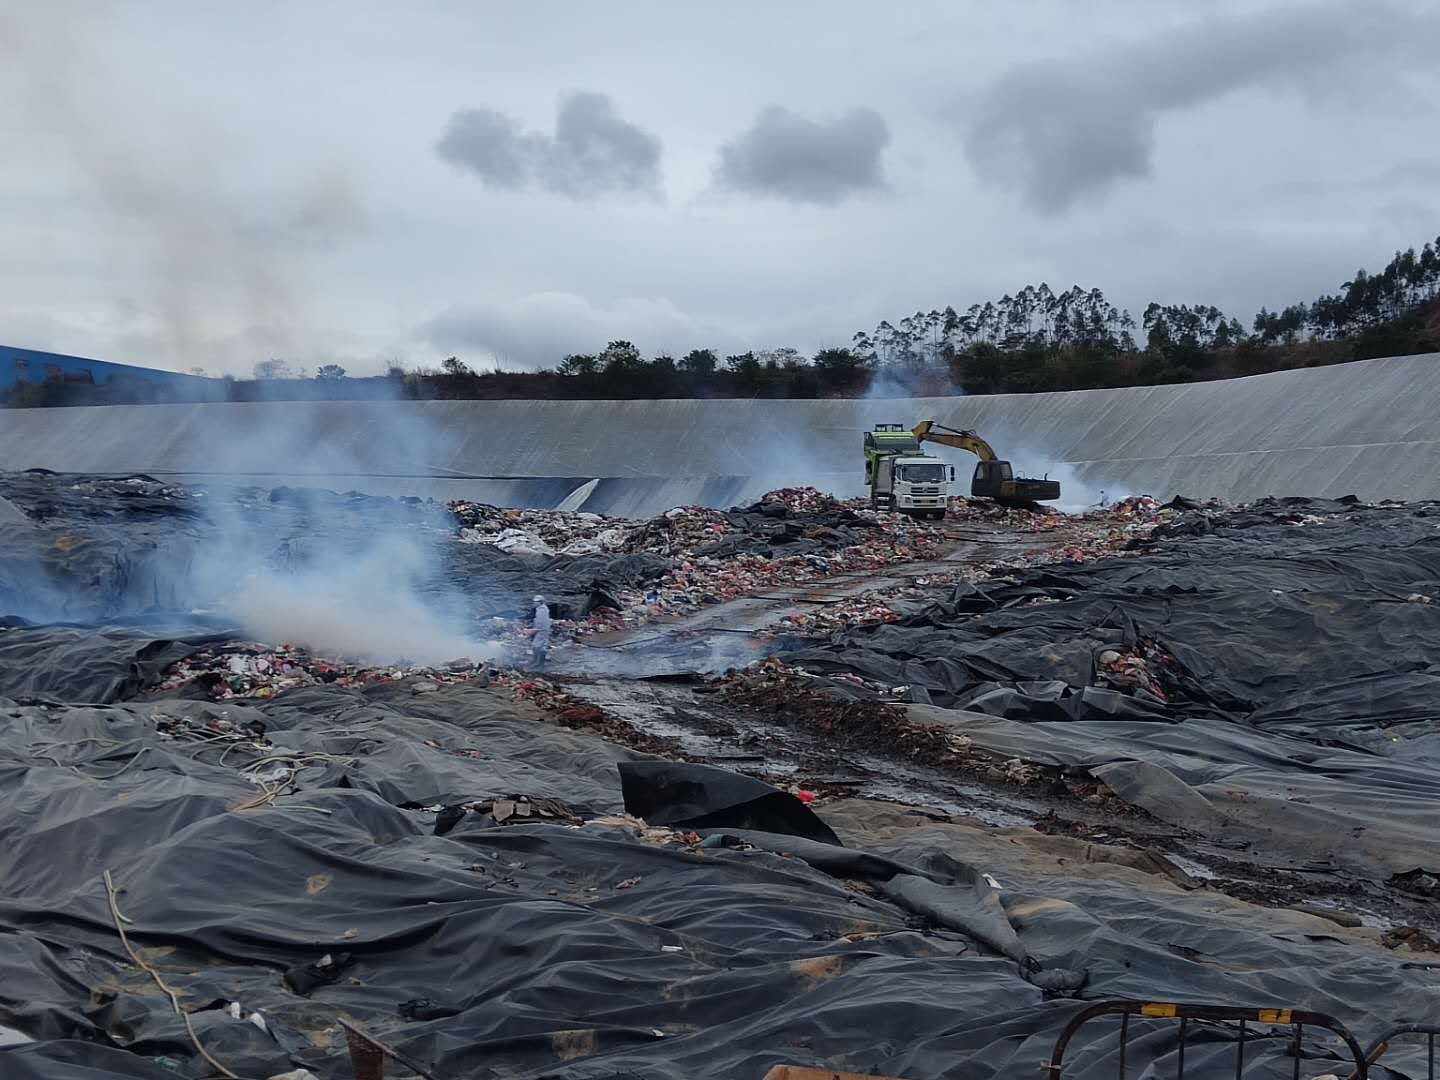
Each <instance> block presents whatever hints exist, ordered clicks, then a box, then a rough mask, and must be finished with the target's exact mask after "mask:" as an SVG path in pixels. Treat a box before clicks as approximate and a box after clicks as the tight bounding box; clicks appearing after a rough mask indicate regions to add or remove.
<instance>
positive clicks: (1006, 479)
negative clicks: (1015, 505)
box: [970, 461, 1015, 499]
mask: <svg viewBox="0 0 1440 1080" xmlns="http://www.w3.org/2000/svg"><path fill="white" fill-rule="evenodd" d="M1014 480H1015V470H1014V469H1012V468H1011V467H1010V462H1008V461H981V462H977V463H976V465H975V475H974V476H973V477H971V479H970V494H971V495H973V496H974V497H975V498H977V499H1000V498H1004V497H1005V495H1006V492H1005V488H1004V485H1005V484H1006V483H1011V484H1012V485H1013V482H1014Z"/></svg>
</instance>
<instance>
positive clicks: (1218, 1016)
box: [1042, 1001, 1433, 1080]
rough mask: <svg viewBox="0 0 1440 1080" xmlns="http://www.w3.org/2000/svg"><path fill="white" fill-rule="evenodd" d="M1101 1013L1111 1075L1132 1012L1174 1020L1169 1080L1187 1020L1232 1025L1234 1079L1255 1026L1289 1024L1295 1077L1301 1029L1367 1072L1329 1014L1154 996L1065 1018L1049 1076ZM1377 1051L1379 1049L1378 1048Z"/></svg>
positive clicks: (1123, 1078) (1122, 1070) (1179, 1061)
mask: <svg viewBox="0 0 1440 1080" xmlns="http://www.w3.org/2000/svg"><path fill="white" fill-rule="evenodd" d="M1102 1016H1118V1017H1119V1018H1120V1048H1119V1063H1118V1067H1117V1071H1116V1074H1115V1075H1116V1080H1128V1075H1129V1074H1128V1072H1127V1070H1128V1068H1129V1061H1128V1058H1129V1050H1130V1021H1131V1018H1132V1017H1139V1018H1141V1019H1148V1020H1174V1021H1176V1022H1177V1023H1178V1024H1179V1033H1178V1040H1177V1043H1176V1050H1175V1054H1176V1064H1175V1080H1183V1078H1184V1076H1185V1037H1186V1035H1187V1033H1188V1031H1189V1029H1190V1027H1191V1025H1192V1024H1204V1025H1207V1026H1209V1025H1225V1026H1227V1027H1231V1028H1233V1029H1234V1030H1235V1032H1236V1036H1235V1076H1236V1080H1240V1078H1241V1077H1242V1076H1243V1075H1244V1072H1245V1051H1246V1044H1247V1041H1252V1040H1253V1039H1257V1038H1259V1037H1261V1036H1260V1032H1261V1031H1264V1032H1273V1031H1274V1030H1275V1029H1276V1028H1283V1027H1289V1028H1291V1029H1292V1031H1291V1034H1290V1036H1289V1040H1290V1046H1291V1054H1292V1055H1293V1057H1294V1059H1295V1066H1294V1078H1295V1080H1301V1076H1302V1074H1301V1071H1300V1070H1301V1066H1302V1062H1303V1060H1304V1059H1303V1058H1302V1056H1301V1040H1302V1039H1303V1038H1304V1033H1305V1029H1306V1028H1314V1029H1322V1030H1325V1031H1328V1032H1330V1033H1331V1034H1333V1035H1334V1036H1335V1037H1336V1038H1337V1039H1338V1040H1339V1041H1340V1042H1341V1043H1342V1044H1343V1045H1344V1047H1345V1049H1346V1052H1348V1053H1349V1055H1350V1057H1351V1059H1352V1061H1353V1065H1354V1071H1352V1072H1350V1073H1349V1074H1348V1080H1366V1078H1367V1077H1368V1075H1369V1061H1368V1060H1367V1055H1366V1054H1365V1052H1364V1051H1362V1050H1361V1049H1360V1044H1359V1043H1358V1042H1357V1041H1356V1040H1355V1036H1353V1035H1352V1034H1350V1032H1349V1030H1348V1029H1347V1028H1346V1027H1345V1025H1344V1024H1342V1023H1340V1021H1338V1020H1336V1019H1335V1018H1334V1017H1332V1016H1326V1015H1325V1014H1324V1013H1317V1012H1307V1011H1305V1010H1303V1009H1285V1008H1277V1009H1254V1008H1249V1009H1245V1008H1235V1007H1233V1006H1228V1005H1180V1004H1173V1003H1169V1002H1157V1001H1100V1002H1096V1003H1095V1004H1094V1005H1091V1006H1090V1007H1089V1008H1086V1009H1082V1010H1081V1011H1080V1012H1078V1013H1076V1014H1075V1015H1074V1016H1073V1017H1071V1019H1070V1022H1069V1023H1068V1024H1066V1025H1065V1027H1064V1029H1063V1030H1062V1031H1061V1032H1060V1035H1059V1037H1058V1038H1057V1039H1056V1040H1055V1048H1054V1050H1053V1051H1052V1052H1051V1054H1050V1060H1049V1062H1047V1063H1046V1064H1045V1065H1043V1066H1042V1068H1044V1069H1045V1070H1046V1071H1048V1073H1049V1074H1050V1078H1051V1080H1063V1077H1064V1070H1065V1052H1066V1050H1067V1049H1068V1048H1069V1046H1070V1042H1071V1040H1072V1039H1074V1037H1075V1034H1076V1032H1078V1031H1079V1030H1080V1029H1081V1028H1082V1027H1084V1026H1085V1025H1086V1024H1088V1023H1090V1022H1091V1021H1092V1020H1096V1019H1098V1018H1100V1017H1102ZM1406 1030H1414V1029H1413V1028H1410V1029H1407V1028H1397V1029H1396V1031H1395V1032H1394V1033H1392V1034H1398V1033H1400V1032H1402V1031H1406ZM1432 1048H1433V1037H1432ZM1380 1052H1381V1053H1383V1048H1382V1049H1381V1050H1380ZM1326 1071H1327V1072H1335V1071H1336V1070H1335V1069H1334V1068H1329V1069H1327V1070H1326Z"/></svg>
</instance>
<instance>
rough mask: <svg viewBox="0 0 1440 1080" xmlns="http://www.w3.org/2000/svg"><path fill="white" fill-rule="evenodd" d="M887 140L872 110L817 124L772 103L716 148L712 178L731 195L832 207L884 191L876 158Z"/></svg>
mask: <svg viewBox="0 0 1440 1080" xmlns="http://www.w3.org/2000/svg"><path fill="white" fill-rule="evenodd" d="M889 142H890V131H889V129H888V128H887V127H886V126H885V120H884V118H883V117H882V116H881V115H880V114H879V113H877V112H875V111H874V110H873V109H851V110H850V111H849V112H848V113H846V114H845V115H844V116H837V117H834V118H832V119H829V120H819V121H817V120H807V119H806V118H805V117H803V116H798V115H796V114H795V113H793V112H791V111H790V110H789V109H785V108H782V107H780V106H779V105H772V106H770V107H769V108H768V109H764V110H763V111H762V112H761V113H760V115H759V116H757V117H756V118H755V123H754V124H753V125H752V126H751V127H750V128H749V129H748V130H747V131H744V132H742V133H741V134H740V135H738V136H737V137H736V138H735V139H734V140H732V141H731V142H729V143H727V144H726V145H724V146H722V147H721V148H720V161H719V163H718V164H717V165H716V167H715V179H716V181H717V183H718V184H719V186H721V187H723V188H728V189H730V190H733V191H743V192H746V193H748V194H751V195H762V196H770V197H773V198H780V199H787V200H789V201H791V202H797V203H818V204H822V205H830V204H834V203H838V202H840V201H841V200H842V199H845V198H847V197H848V196H851V195H855V194H859V193H863V192H867V191H880V190H883V189H884V188H885V186H886V184H885V173H884V169H883V168H882V163H881V160H880V159H881V156H882V154H883V153H884V151H885V147H886V146H887V145H889Z"/></svg>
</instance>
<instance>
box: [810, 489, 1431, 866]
mask: <svg viewBox="0 0 1440 1080" xmlns="http://www.w3.org/2000/svg"><path fill="white" fill-rule="evenodd" d="M1437 526H1440V507H1437V506H1435V505H1431V504H1421V505H1414V506H1398V505H1397V506H1382V507H1367V506H1362V505H1355V504H1352V503H1346V502H1331V501H1320V500H1296V499H1287V500H1270V501H1268V502H1266V503H1261V504H1256V505H1255V506H1254V507H1250V508H1246V509H1245V510H1243V511H1240V512H1238V513H1227V512H1224V511H1219V510H1193V511H1191V512H1190V513H1188V514H1186V515H1185V516H1183V517H1182V518H1181V519H1180V520H1179V521H1178V522H1176V523H1174V524H1172V525H1167V526H1164V527H1162V529H1160V530H1157V533H1158V534H1159V539H1158V540H1153V541H1152V542H1151V543H1149V544H1148V545H1146V554H1144V556H1143V557H1138V558H1136V557H1132V558H1114V559H1105V560H1102V561H1098V562H1094V563H1089V564H1083V565H1070V566H1056V567H1047V568H1044V569H1037V570H1034V571H1031V572H1029V573H1026V574H1023V575H1021V577H1020V579H1019V581H1018V582H1017V583H1016V584H1013V585H1001V586H998V587H977V586H971V585H965V586H960V587H958V588H956V589H955V590H953V592H952V593H951V594H950V596H949V597H948V598H947V599H945V600H944V601H942V602H940V603H937V604H935V605H934V606H932V607H930V608H929V609H927V610H925V611H923V612H921V613H920V614H917V615H915V616H912V617H910V618H908V619H906V620H904V621H902V622H900V623H895V624H890V625H885V626H880V627H876V628H873V629H863V630H857V631H854V632H852V633H848V634H844V635H839V636H837V637H836V638H835V639H834V640H832V641H831V642H830V643H829V644H827V645H824V646H821V647H819V648H815V649H811V650H807V651H802V652H799V653H797V654H794V657H793V658H794V660H795V662H796V663H798V664H799V665H800V666H802V667H804V668H806V669H808V670H810V671H812V672H819V673H824V674H829V673H835V672H842V671H848V672H854V673H856V674H859V675H861V676H862V677H864V678H866V679H868V680H871V681H872V683H873V684H878V685H879V687H880V689H879V690H874V691H870V692H868V696H871V697H881V698H893V697H895V696H897V695H898V696H900V697H902V698H906V699H908V700H910V701H912V702H917V703H920V704H919V707H917V708H916V709H915V710H914V711H915V717H916V718H917V719H920V720H922V721H925V722H933V723H940V724H944V725H948V726H951V727H954V729H955V730H956V731H957V733H962V734H965V735H967V736H969V737H971V738H973V739H974V740H975V741H976V743H977V744H978V745H979V746H981V747H983V748H985V749H989V750H991V751H994V752H996V753H1000V754H1004V755H1006V756H1010V757H1020V758H1025V759H1029V760H1032V761H1037V762H1042V763H1047V764H1053V765H1056V766H1062V767H1070V768H1083V769H1086V770H1088V771H1090V772H1091V773H1092V774H1094V775H1095V776H1097V777H1098V778H1100V779H1102V780H1103V781H1104V782H1105V783H1106V784H1107V785H1108V786H1110V787H1111V788H1112V789H1114V790H1115V791H1116V792H1117V793H1119V794H1121V795H1122V796H1123V797H1124V798H1126V799H1127V800H1128V801H1130V802H1133V803H1135V804H1137V805H1139V806H1141V807H1143V808H1144V809H1146V810H1149V811H1150V812H1151V813H1153V814H1155V815H1156V816H1158V817H1160V818H1161V819H1162V820H1165V821H1169V822H1171V823H1173V824H1177V825H1182V826H1185V827H1187V828H1194V829H1197V830H1198V831H1201V832H1205V833H1209V834H1211V835H1215V836H1217V837H1222V838H1225V839H1228V840H1232V841H1238V842H1242V843H1253V844H1255V845H1258V846H1259V847H1260V848H1262V849H1268V850H1275V851H1280V852H1288V853H1289V854H1290V855H1292V856H1294V857H1297V858H1303V859H1306V860H1312V861H1319V862H1328V863H1331V864H1333V865H1336V866H1343V867H1346V868H1348V869H1351V870H1355V871H1357V872H1360V873H1364V874H1367V875H1372V876H1374V875H1379V876H1389V875H1391V874H1395V873H1404V872H1407V871H1410V870H1413V869H1416V868H1419V867H1428V868H1430V869H1435V868H1437V867H1440V837H1437V835H1436V833H1435V831H1434V823H1435V822H1437V821H1440V662H1437V658H1440V528H1437ZM1154 647H1158V649H1159V650H1160V652H1159V653H1158V654H1156V653H1155V652H1154ZM1147 648H1150V649H1151V655H1158V656H1159V657H1160V660H1159V661H1158V662H1157V663H1154V664H1152V665H1151V671H1152V673H1153V675H1154V676H1155V678H1156V679H1157V680H1158V682H1159V684H1160V693H1158V694H1157V693H1152V692H1150V691H1149V690H1147V689H1144V688H1135V687H1131V688H1116V687H1106V686H1103V685H1097V684H1099V683H1101V682H1103V681H1104V680H1103V679H1102V678H1101V676H1100V666H1101V665H1100V663H1099V661H1100V659H1101V658H1102V657H1103V656H1104V654H1105V653H1106V652H1107V651H1112V652H1116V653H1135V652H1142V653H1143V652H1145V650H1146V649H1147ZM830 685H831V688H832V690H833V692H834V693H836V694H840V695H844V696H847V697H855V696H867V692H866V691H864V690H863V689H859V688H857V687H856V686H855V684H854V683H852V682H847V681H843V680H842V681H833V682H831V683H830ZM932 704H933V705H935V706H939V707H941V710H963V711H960V712H955V711H949V712H947V711H938V710H931V709H928V708H926V707H925V706H928V705H932Z"/></svg>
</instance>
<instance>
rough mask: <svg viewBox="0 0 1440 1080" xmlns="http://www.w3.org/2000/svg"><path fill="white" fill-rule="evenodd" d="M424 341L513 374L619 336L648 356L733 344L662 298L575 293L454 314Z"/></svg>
mask: <svg viewBox="0 0 1440 1080" xmlns="http://www.w3.org/2000/svg"><path fill="white" fill-rule="evenodd" d="M420 335H421V337H422V338H424V339H425V340H426V341H428V342H429V343H431V344H432V345H435V346H437V347H438V348H440V349H442V350H445V351H450V350H457V351H459V352H461V353H464V354H466V355H468V356H469V357H471V358H472V359H473V360H475V361H477V363H476V366H483V364H484V359H483V358H489V359H490V360H493V361H494V362H495V363H497V364H499V365H500V366H502V367H505V368H510V369H514V368H546V367H552V368H553V367H554V366H555V365H556V364H558V363H559V362H560V361H561V360H562V359H563V358H564V357H565V356H566V355H568V354H570V353H596V352H599V351H600V350H601V349H603V348H604V347H605V345H606V343H607V342H610V341H612V340H614V339H616V338H624V339H625V340H627V341H632V342H634V343H635V344H636V345H637V346H639V347H640V350H641V351H642V352H644V353H646V354H647V355H649V354H653V353H657V352H663V351H666V350H669V351H671V352H672V353H676V354H677V355H678V354H679V353H680V352H683V351H685V350H688V349H692V348H697V347H700V346H711V347H714V348H727V347H729V346H730V345H731V343H732V341H733V337H732V335H729V334H726V333H720V332H716V330H715V329H714V328H709V327H706V326H704V325H702V324H700V323H699V322H697V321H696V320H695V319H693V318H691V317H690V316H689V315H687V314H686V313H685V312H684V311H682V310H680V308H678V307H677V306H676V305H675V304H674V303H673V302H671V301H670V300H668V299H665V298H663V297H655V298H648V297H647V298H628V299H620V300H616V301H615V302H613V303H610V304H597V303H593V302H591V301H590V300H588V299H586V298H585V297H583V296H578V295H576V294H574V293H569V292H542V293H532V294H530V295H528V296H522V297H520V298H518V299H516V300H513V301H509V302H490V301H486V302H481V303H476V304H469V305H466V306H464V307H457V308H452V309H451V310H450V311H447V312H445V313H444V314H442V315H439V316H437V317H436V318H434V319H432V320H430V321H429V322H428V323H427V324H426V325H425V326H423V327H422V328H421V331H420Z"/></svg>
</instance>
